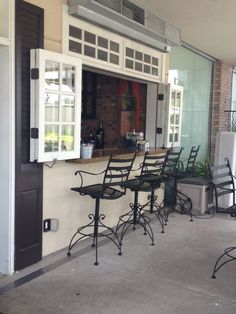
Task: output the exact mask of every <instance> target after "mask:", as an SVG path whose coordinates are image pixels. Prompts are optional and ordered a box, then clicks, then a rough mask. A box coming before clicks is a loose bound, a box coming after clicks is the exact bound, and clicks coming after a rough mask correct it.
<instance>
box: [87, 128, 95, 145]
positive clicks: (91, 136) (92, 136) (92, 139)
mask: <svg viewBox="0 0 236 314" xmlns="http://www.w3.org/2000/svg"><path fill="white" fill-rule="evenodd" d="M88 143H90V144H93V146H95V137H94V135H93V132H92V131H91V132H90V134H89V137H88Z"/></svg>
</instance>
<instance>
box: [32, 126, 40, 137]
mask: <svg viewBox="0 0 236 314" xmlns="http://www.w3.org/2000/svg"><path fill="white" fill-rule="evenodd" d="M30 137H31V138H39V129H38V128H31V129H30Z"/></svg>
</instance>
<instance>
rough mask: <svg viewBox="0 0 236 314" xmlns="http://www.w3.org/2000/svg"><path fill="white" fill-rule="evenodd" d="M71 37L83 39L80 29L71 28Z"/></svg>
mask: <svg viewBox="0 0 236 314" xmlns="http://www.w3.org/2000/svg"><path fill="white" fill-rule="evenodd" d="M69 35H70V36H71V37H75V38H78V39H82V30H81V29H80V28H78V27H75V26H72V25H70V26H69Z"/></svg>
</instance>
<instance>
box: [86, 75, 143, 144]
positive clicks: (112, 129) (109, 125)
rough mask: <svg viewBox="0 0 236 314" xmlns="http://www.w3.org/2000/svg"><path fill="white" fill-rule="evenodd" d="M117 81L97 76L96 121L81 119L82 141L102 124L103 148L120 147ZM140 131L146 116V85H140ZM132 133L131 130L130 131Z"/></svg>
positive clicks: (116, 79)
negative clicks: (103, 133) (103, 132)
mask: <svg viewBox="0 0 236 314" xmlns="http://www.w3.org/2000/svg"><path fill="white" fill-rule="evenodd" d="M119 81H120V80H119V79H118V78H114V77H110V76H106V75H101V74H98V75H97V88H96V93H97V105H96V119H83V120H82V127H81V137H82V139H87V138H88V137H89V134H90V133H91V132H92V133H93V135H95V134H96V131H97V129H98V127H99V123H100V122H102V124H103V128H104V131H105V146H106V147H114V146H117V145H120V142H121V136H120V104H119V93H118V91H119ZM140 93H141V95H140V98H141V100H140V130H137V131H141V130H143V131H144V130H145V116H146V85H145V84H140ZM130 131H132V130H130Z"/></svg>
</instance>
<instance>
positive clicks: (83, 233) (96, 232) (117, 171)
mask: <svg viewBox="0 0 236 314" xmlns="http://www.w3.org/2000/svg"><path fill="white" fill-rule="evenodd" d="M135 156H136V155H135V154H132V156H131V157H128V158H118V157H116V156H114V155H111V156H110V158H109V161H108V164H107V167H106V169H105V170H103V171H102V172H100V173H91V172H87V171H82V170H79V171H77V172H76V173H75V174H76V175H79V176H80V178H81V185H80V186H79V187H73V188H71V190H72V191H75V192H78V193H79V194H80V195H82V196H90V197H91V198H93V199H95V208H94V211H93V212H90V213H89V214H88V218H89V220H90V222H89V223H88V224H86V225H83V226H80V227H79V228H77V231H76V232H75V234H74V235H73V236H72V238H71V240H70V243H69V247H68V252H67V255H68V256H70V255H71V252H70V251H71V249H72V248H73V247H74V246H75V245H76V244H77V243H78V242H79V241H80V240H82V239H84V238H86V237H92V238H93V244H92V246H94V247H95V265H98V237H106V238H107V239H109V240H111V241H112V242H113V243H114V244H115V245H116V247H117V248H118V250H119V255H121V247H120V241H119V238H118V236H117V233H116V230H114V229H113V228H112V227H109V226H107V225H105V223H104V220H105V215H104V214H103V213H102V214H100V200H101V199H106V200H116V199H118V198H120V197H122V196H123V195H124V194H125V193H126V188H125V187H122V186H121V184H122V183H123V182H126V181H127V180H128V177H129V174H130V171H131V168H132V166H133V162H134V160H135ZM101 174H103V179H102V181H101V182H99V183H95V184H91V185H84V180H83V177H85V176H87V175H88V176H98V175H101ZM110 212H112V211H110ZM100 228H101V230H102V231H100ZM91 229H92V232H91V231H90V232H89V230H91ZM104 231H105V232H104Z"/></svg>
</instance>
